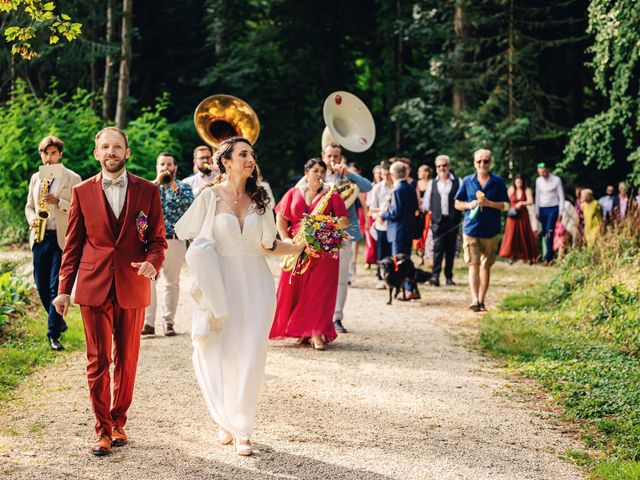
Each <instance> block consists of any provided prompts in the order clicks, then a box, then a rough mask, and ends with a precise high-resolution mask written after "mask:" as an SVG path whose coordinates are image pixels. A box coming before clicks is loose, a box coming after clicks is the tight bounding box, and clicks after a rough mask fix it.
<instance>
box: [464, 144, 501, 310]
mask: <svg viewBox="0 0 640 480" xmlns="http://www.w3.org/2000/svg"><path fill="white" fill-rule="evenodd" d="M491 161H492V160H491V152H490V151H489V150H486V149H484V148H481V149H480V150H476V152H475V153H474V154H473V163H474V166H475V168H476V173H473V174H471V175H467V176H466V177H464V179H463V180H462V184H461V185H460V189H459V190H458V193H457V194H456V197H455V200H456V202H455V208H456V210H460V211H463V212H465V213H464V226H463V235H462V238H463V242H462V250H463V252H464V260H465V262H466V263H467V265H469V287H470V289H471V300H472V301H471V305H469V308H470V309H471V310H473V311H474V312H485V311H486V310H487V309H486V307H485V305H484V302H485V297H486V295H487V290H488V289H489V280H490V277H491V266H492V265H493V264H494V263H495V261H496V255H497V253H498V242H499V234H500V228H501V218H500V212H501V211H502V210H505V209H508V208H509V195H508V194H507V186H506V185H505V183H504V180H502V178H501V177H499V176H498V175H495V174H493V173H491V172H490V171H489V169H490V167H491ZM476 207H477V208H476Z"/></svg>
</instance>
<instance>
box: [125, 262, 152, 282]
mask: <svg viewBox="0 0 640 480" xmlns="http://www.w3.org/2000/svg"><path fill="white" fill-rule="evenodd" d="M131 266H132V267H133V268H137V269H138V275H143V276H145V277H147V278H151V279H154V278H156V275H157V274H158V272H156V269H155V268H153V265H151V264H150V263H149V262H131Z"/></svg>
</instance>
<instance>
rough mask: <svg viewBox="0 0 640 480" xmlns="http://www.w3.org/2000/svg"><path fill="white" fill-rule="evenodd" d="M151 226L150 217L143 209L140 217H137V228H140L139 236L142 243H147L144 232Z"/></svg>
mask: <svg viewBox="0 0 640 480" xmlns="http://www.w3.org/2000/svg"><path fill="white" fill-rule="evenodd" d="M148 226H149V217H147V214H146V213H144V211H143V210H140V213H139V214H138V217H137V218H136V230H138V238H139V239H140V241H141V242H142V243H147V241H146V240H145V239H144V232H145V230H146V229H147V227H148Z"/></svg>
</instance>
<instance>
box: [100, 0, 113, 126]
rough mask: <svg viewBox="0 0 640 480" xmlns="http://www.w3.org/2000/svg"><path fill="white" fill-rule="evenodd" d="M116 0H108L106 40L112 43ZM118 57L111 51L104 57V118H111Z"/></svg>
mask: <svg viewBox="0 0 640 480" xmlns="http://www.w3.org/2000/svg"><path fill="white" fill-rule="evenodd" d="M115 8H116V1H115V0H107V29H106V35H105V40H106V42H107V43H108V44H112V43H113V41H114V36H115V35H114V34H115V28H114V27H115ZM115 66H116V59H115V57H114V55H113V53H111V52H109V53H108V54H107V56H106V57H105V59H104V83H103V85H102V118H104V119H105V120H107V119H109V118H111V108H112V107H111V97H112V96H113V80H114V78H113V76H114V75H113V74H114V72H115Z"/></svg>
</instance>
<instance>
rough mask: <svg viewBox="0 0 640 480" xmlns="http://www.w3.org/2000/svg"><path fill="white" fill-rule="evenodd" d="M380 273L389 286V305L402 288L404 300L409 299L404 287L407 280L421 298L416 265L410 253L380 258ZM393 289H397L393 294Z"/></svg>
mask: <svg viewBox="0 0 640 480" xmlns="http://www.w3.org/2000/svg"><path fill="white" fill-rule="evenodd" d="M379 265H380V275H381V276H382V280H384V282H385V283H386V284H387V286H388V287H389V301H388V302H387V305H391V299H392V297H393V298H397V297H398V294H399V293H400V290H402V300H405V301H406V300H407V296H406V291H405V289H404V284H405V282H408V283H409V285H411V286H412V287H413V289H414V290H413V291H414V292H415V293H416V294H417V295H418V298H420V292H419V291H418V285H417V283H416V267H415V266H414V265H413V262H412V261H411V257H409V255H405V254H404V253H400V254H398V255H395V256H393V257H386V258H383V259H382V260H380V263H379ZM393 289H395V290H396V294H395V295H393Z"/></svg>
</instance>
